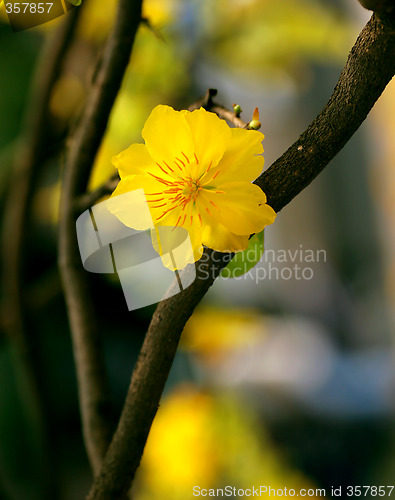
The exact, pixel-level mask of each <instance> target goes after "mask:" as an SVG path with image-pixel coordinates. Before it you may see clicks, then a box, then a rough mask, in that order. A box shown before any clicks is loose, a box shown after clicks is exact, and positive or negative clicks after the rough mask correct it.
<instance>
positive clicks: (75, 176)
mask: <svg viewBox="0 0 395 500" xmlns="http://www.w3.org/2000/svg"><path fill="white" fill-rule="evenodd" d="M141 3H142V0H120V2H119V6H118V12H117V18H116V21H115V25H114V28H113V30H112V32H111V35H110V37H109V39H108V42H107V44H106V47H105V50H104V54H103V60H102V62H101V64H100V67H99V69H98V72H97V76H96V78H95V82H94V85H93V88H92V89H91V91H90V92H89V97H88V101H87V103H86V107H85V110H84V113H83V115H82V117H81V121H80V123H79V126H78V128H77V130H76V133H75V135H74V137H73V140H72V141H71V145H70V150H69V151H68V154H67V161H66V165H65V171H64V180H63V185H62V195H61V202H60V227H59V266H60V271H61V277H62V282H63V288H64V292H65V297H66V304H67V310H68V315H69V320H70V326H71V332H72V340H73V350H74V357H75V362H76V367H77V378H78V390H79V398H80V408H81V414H82V423H83V434H84V440H85V446H86V449H87V453H88V457H89V461H90V464H91V466H92V469H93V472H94V474H96V473H97V472H98V470H99V468H100V465H101V461H102V457H103V456H104V454H105V452H106V450H107V447H108V444H109V442H110V439H111V435H112V431H113V424H112V422H111V418H110V397H109V389H108V381H107V376H106V370H105V363H104V359H103V352H102V349H101V339H100V335H99V331H98V325H97V318H96V311H95V310H94V307H93V304H92V301H91V298H90V293H89V286H88V283H87V280H86V273H85V271H84V270H83V268H82V264H81V259H80V257H79V252H78V245H77V240H76V228H75V216H74V214H75V212H74V200H75V199H76V198H78V197H79V196H81V195H82V194H83V193H85V191H86V188H87V183H88V179H89V175H90V172H91V167H92V165H93V163H94V159H95V156H96V154H97V151H98V148H99V146H100V143H101V140H102V138H103V135H104V133H105V130H106V127H107V123H108V118H109V115H110V112H111V109H112V107H113V104H114V101H115V98H116V96H117V94H118V92H119V89H120V87H121V83H122V79H123V75H124V73H125V70H126V68H127V65H128V63H129V58H130V54H131V50H132V47H133V42H134V39H135V35H136V32H137V28H138V26H139V23H140V20H141Z"/></svg>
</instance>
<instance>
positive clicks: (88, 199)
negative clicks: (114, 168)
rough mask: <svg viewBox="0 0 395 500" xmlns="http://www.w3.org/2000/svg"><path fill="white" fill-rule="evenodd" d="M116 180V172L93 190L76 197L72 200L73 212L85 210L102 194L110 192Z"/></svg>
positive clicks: (79, 212) (78, 212)
mask: <svg viewBox="0 0 395 500" xmlns="http://www.w3.org/2000/svg"><path fill="white" fill-rule="evenodd" d="M118 182H119V176H118V173H116V174H114V175H113V176H112V177H110V179H108V181H106V182H105V183H104V184H102V185H101V186H99V187H98V188H97V189H95V190H94V191H91V192H89V193H84V194H83V195H81V196H80V197H78V198H76V199H75V200H74V212H75V213H76V214H78V215H79V214H81V213H82V212H84V211H85V210H88V209H89V208H90V207H92V206H93V205H94V204H95V203H97V202H98V201H99V200H100V199H101V198H103V196H107V195H109V194H111V193H112V192H113V191H114V189H115V188H116V187H117V184H118Z"/></svg>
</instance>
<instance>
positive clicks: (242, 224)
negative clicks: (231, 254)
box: [201, 182, 276, 235]
mask: <svg viewBox="0 0 395 500" xmlns="http://www.w3.org/2000/svg"><path fill="white" fill-rule="evenodd" d="M220 187H221V191H223V192H219V193H218V192H216V191H215V190H209V191H208V190H202V191H201V196H202V198H203V199H204V200H206V201H208V202H212V203H214V204H215V206H216V207H217V209H214V210H211V213H212V216H213V217H214V218H215V219H216V221H217V222H219V223H220V224H223V225H224V226H225V227H226V228H228V230H229V231H231V232H232V233H235V234H238V235H250V234H252V233H258V232H260V231H262V229H263V228H264V227H265V226H267V225H269V224H271V223H272V222H274V219H275V217H276V213H275V211H274V210H273V209H272V208H271V207H269V206H268V205H266V204H265V202H266V196H265V194H264V193H263V191H262V190H261V189H260V188H259V187H258V186H256V185H255V184H251V183H249V182H228V183H225V184H222V185H221V186H220Z"/></svg>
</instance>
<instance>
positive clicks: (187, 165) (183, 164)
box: [147, 152, 223, 226]
mask: <svg viewBox="0 0 395 500" xmlns="http://www.w3.org/2000/svg"><path fill="white" fill-rule="evenodd" d="M157 165H158V167H159V168H160V170H161V171H162V172H163V173H164V174H166V175H165V176H162V175H160V176H159V175H155V174H153V173H151V172H148V174H149V175H151V176H152V177H154V178H155V179H156V180H157V181H159V182H160V183H161V184H162V185H163V186H164V189H163V191H162V192H159V193H147V194H148V195H149V196H154V197H155V198H150V199H149V204H150V206H151V207H152V208H162V207H163V212H162V214H161V215H160V216H159V217H157V219H156V220H157V221H159V220H161V219H163V218H164V217H165V216H166V215H167V214H168V213H169V212H171V211H172V210H174V209H180V208H181V214H180V215H179V217H178V220H177V222H176V224H175V225H176V226H179V225H181V226H183V225H184V224H185V223H187V224H188V222H189V225H192V223H193V211H192V210H191V204H192V205H193V206H194V208H195V209H197V207H196V205H195V201H196V198H197V197H198V194H199V191H201V190H202V189H207V190H214V192H215V193H223V191H219V190H216V189H215V187H214V186H210V185H207V182H206V183H204V184H203V183H202V182H201V179H202V177H203V176H204V174H206V173H207V172H209V170H210V169H211V165H212V162H210V164H209V165H208V166H207V167H203V166H202V165H199V159H198V157H197V156H196V154H194V158H193V160H192V161H191V160H190V159H189V158H188V157H187V156H186V155H185V154H184V153H183V152H181V154H180V156H179V157H176V158H175V159H174V162H173V164H172V165H171V166H170V165H169V164H168V163H166V162H162V164H160V163H157ZM196 167H199V168H198V172H197V173H196V172H195V173H194V174H193V175H191V171H193V170H191V169H194V168H196ZM218 173H219V171H217V172H216V173H215V175H213V177H212V178H211V179H210V182H211V181H213V180H214V179H215V178H216V176H217V175H218ZM158 195H163V197H161V198H157V196H158ZM157 203H159V205H157ZM210 203H211V205H212V206H213V207H215V208H216V209H217V210H219V209H218V207H217V206H216V205H215V204H214V203H213V202H212V201H210ZM206 211H207V213H208V214H209V215H211V212H210V210H209V209H208V208H206ZM195 213H197V216H198V218H199V221H200V224H202V218H201V215H200V213H199V212H198V211H197V212H195Z"/></svg>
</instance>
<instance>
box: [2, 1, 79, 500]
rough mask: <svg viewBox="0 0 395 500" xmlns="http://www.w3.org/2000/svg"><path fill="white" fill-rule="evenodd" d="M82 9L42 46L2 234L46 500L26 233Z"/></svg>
mask: <svg viewBox="0 0 395 500" xmlns="http://www.w3.org/2000/svg"><path fill="white" fill-rule="evenodd" d="M79 13H80V9H74V10H73V11H72V12H70V13H69V14H68V15H67V16H65V18H64V19H63V20H62V21H61V24H60V26H59V28H58V29H57V30H56V31H55V33H54V34H53V35H52V36H50V37H49V38H48V39H47V40H46V42H45V45H44V48H43V50H42V53H41V55H40V59H39V62H38V64H37V69H36V71H35V75H34V80H33V85H32V89H31V95H30V96H29V99H28V103H27V108H26V116H25V120H24V125H23V130H22V134H21V136H20V137H19V138H18V147H17V148H15V150H16V151H17V152H18V154H17V155H16V157H15V159H14V161H13V165H12V167H13V171H12V172H11V175H10V178H9V181H8V184H7V185H6V186H5V191H6V192H7V198H6V204H5V209H4V222H3V230H2V242H1V243H2V248H1V250H2V257H3V259H2V261H3V263H4V265H3V268H2V271H3V276H2V286H3V292H4V293H3V296H4V304H3V305H2V313H3V314H2V315H3V316H4V321H3V324H2V326H3V327H4V330H5V332H6V333H7V335H8V337H9V341H10V342H11V343H12V344H14V346H15V347H16V350H17V352H18V355H19V356H21V358H22V362H23V367H24V369H25V370H26V372H27V380H29V383H30V391H31V395H32V398H33V400H34V404H35V406H36V408H35V410H36V411H37V412H38V414H39V418H40V419H41V420H42V422H40V424H41V426H42V432H43V436H44V439H45V440H46V442H44V443H43V447H44V450H45V453H47V454H48V456H47V457H46V461H47V466H46V469H47V473H48V474H47V477H48V489H49V491H48V492H43V497H44V498H47V497H48V498H54V496H56V492H55V489H56V487H57V485H56V484H55V483H56V471H54V467H55V461H54V459H53V458H54V456H55V455H56V452H55V450H54V446H53V440H52V439H51V438H52V436H53V434H54V432H55V429H54V428H53V425H52V422H51V418H50V415H51V405H50V403H49V401H48V397H47V395H46V391H45V384H44V382H43V381H44V378H45V374H44V373H43V369H42V363H41V357H42V355H41V352H40V346H39V342H38V341H37V340H38V339H37V337H36V335H34V329H33V330H32V328H31V325H30V324H29V319H30V318H29V312H31V311H32V308H31V307H29V304H28V297H27V293H26V283H25V272H24V271H25V264H26V247H27V244H26V229H27V227H28V225H29V218H30V208H31V201H32V197H33V194H34V190H35V187H36V182H37V178H38V177H39V176H40V172H41V170H42V168H43V164H44V163H45V160H46V159H47V158H48V154H49V151H51V149H52V146H51V145H52V144H53V142H54V140H55V139H56V138H55V134H54V133H53V132H52V127H51V124H50V122H51V120H50V114H49V109H48V105H49V101H50V96H51V93H52V91H53V87H54V84H55V83H56V81H57V79H58V77H59V73H60V72H61V67H62V64H63V62H64V59H65V56H66V54H67V51H68V49H69V46H70V43H71V41H72V39H73V35H74V32H75V28H76V24H77V21H78V18H79Z"/></svg>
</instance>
